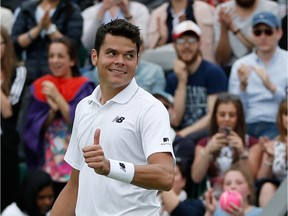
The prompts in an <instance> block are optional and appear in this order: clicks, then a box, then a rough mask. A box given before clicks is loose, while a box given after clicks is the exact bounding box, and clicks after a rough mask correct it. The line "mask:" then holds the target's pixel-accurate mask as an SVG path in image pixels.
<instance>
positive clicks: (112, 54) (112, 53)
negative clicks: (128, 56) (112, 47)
mask: <svg viewBox="0 0 288 216" xmlns="http://www.w3.org/2000/svg"><path fill="white" fill-rule="evenodd" d="M107 55H109V56H114V55H115V52H108V53H107Z"/></svg>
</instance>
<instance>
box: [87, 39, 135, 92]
mask: <svg viewBox="0 0 288 216" xmlns="http://www.w3.org/2000/svg"><path fill="white" fill-rule="evenodd" d="M91 60H92V63H93V65H94V66H97V67H98V76H99V81H100V84H101V86H102V87H107V88H109V89H114V90H116V91H118V92H120V91H121V90H122V89H124V88H125V87H126V86H127V85H129V83H130V81H131V80H132V78H133V77H134V75H135V71H136V68H137V65H138V56H137V47H136V44H135V43H133V42H132V41H131V40H130V39H128V38H125V37H122V36H113V35H111V34H107V35H106V37H105V39H104V43H103V44H102V46H101V47H100V52H99V53H97V52H96V50H94V49H93V50H92V53H91Z"/></svg>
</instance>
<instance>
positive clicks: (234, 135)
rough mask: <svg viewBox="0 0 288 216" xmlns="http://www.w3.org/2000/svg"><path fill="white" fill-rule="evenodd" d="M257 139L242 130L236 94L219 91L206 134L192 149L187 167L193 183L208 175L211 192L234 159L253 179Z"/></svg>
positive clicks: (257, 157)
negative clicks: (193, 151) (192, 152)
mask: <svg viewBox="0 0 288 216" xmlns="http://www.w3.org/2000/svg"><path fill="white" fill-rule="evenodd" d="M256 143H257V139H255V138H253V137H250V136H249V135H248V134H247V133H246V125H245V116H244V110H243V107H242V103H241V100H240V98H239V97H238V96H236V95H231V94H228V93H222V94H219V96H218V98H217V100H216V103H215V107H214V109H213V114H212V116H211V123H210V134H209V137H207V138H203V139H201V140H200V141H199V142H198V143H197V146H196V148H195V159H194V162H193V165H192V167H191V173H192V179H193V181H194V182H201V181H202V180H204V179H205V178H206V177H208V179H209V181H210V182H211V185H212V186H213V187H214V189H215V191H216V192H218V195H219V191H217V190H218V189H220V188H221V187H219V186H220V185H221V183H222V181H223V174H224V173H225V172H226V171H227V170H228V169H229V168H230V167H231V166H232V165H233V164H235V163H236V162H240V163H242V164H243V165H244V166H246V167H247V170H249V171H250V172H251V175H252V176H253V177H254V178H256V174H257V171H258V169H259V166H260V162H261V149H260V145H259V144H256Z"/></svg>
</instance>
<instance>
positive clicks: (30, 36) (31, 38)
mask: <svg viewBox="0 0 288 216" xmlns="http://www.w3.org/2000/svg"><path fill="white" fill-rule="evenodd" d="M27 36H28V38H29V39H30V41H34V38H33V36H32V35H31V33H30V31H28V33H27Z"/></svg>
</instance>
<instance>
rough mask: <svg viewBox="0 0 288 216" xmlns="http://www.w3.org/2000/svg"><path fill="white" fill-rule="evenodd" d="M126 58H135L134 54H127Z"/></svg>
mask: <svg viewBox="0 0 288 216" xmlns="http://www.w3.org/2000/svg"><path fill="white" fill-rule="evenodd" d="M126 56H127V58H128V59H132V58H133V57H134V55H133V54H127V55H126Z"/></svg>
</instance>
